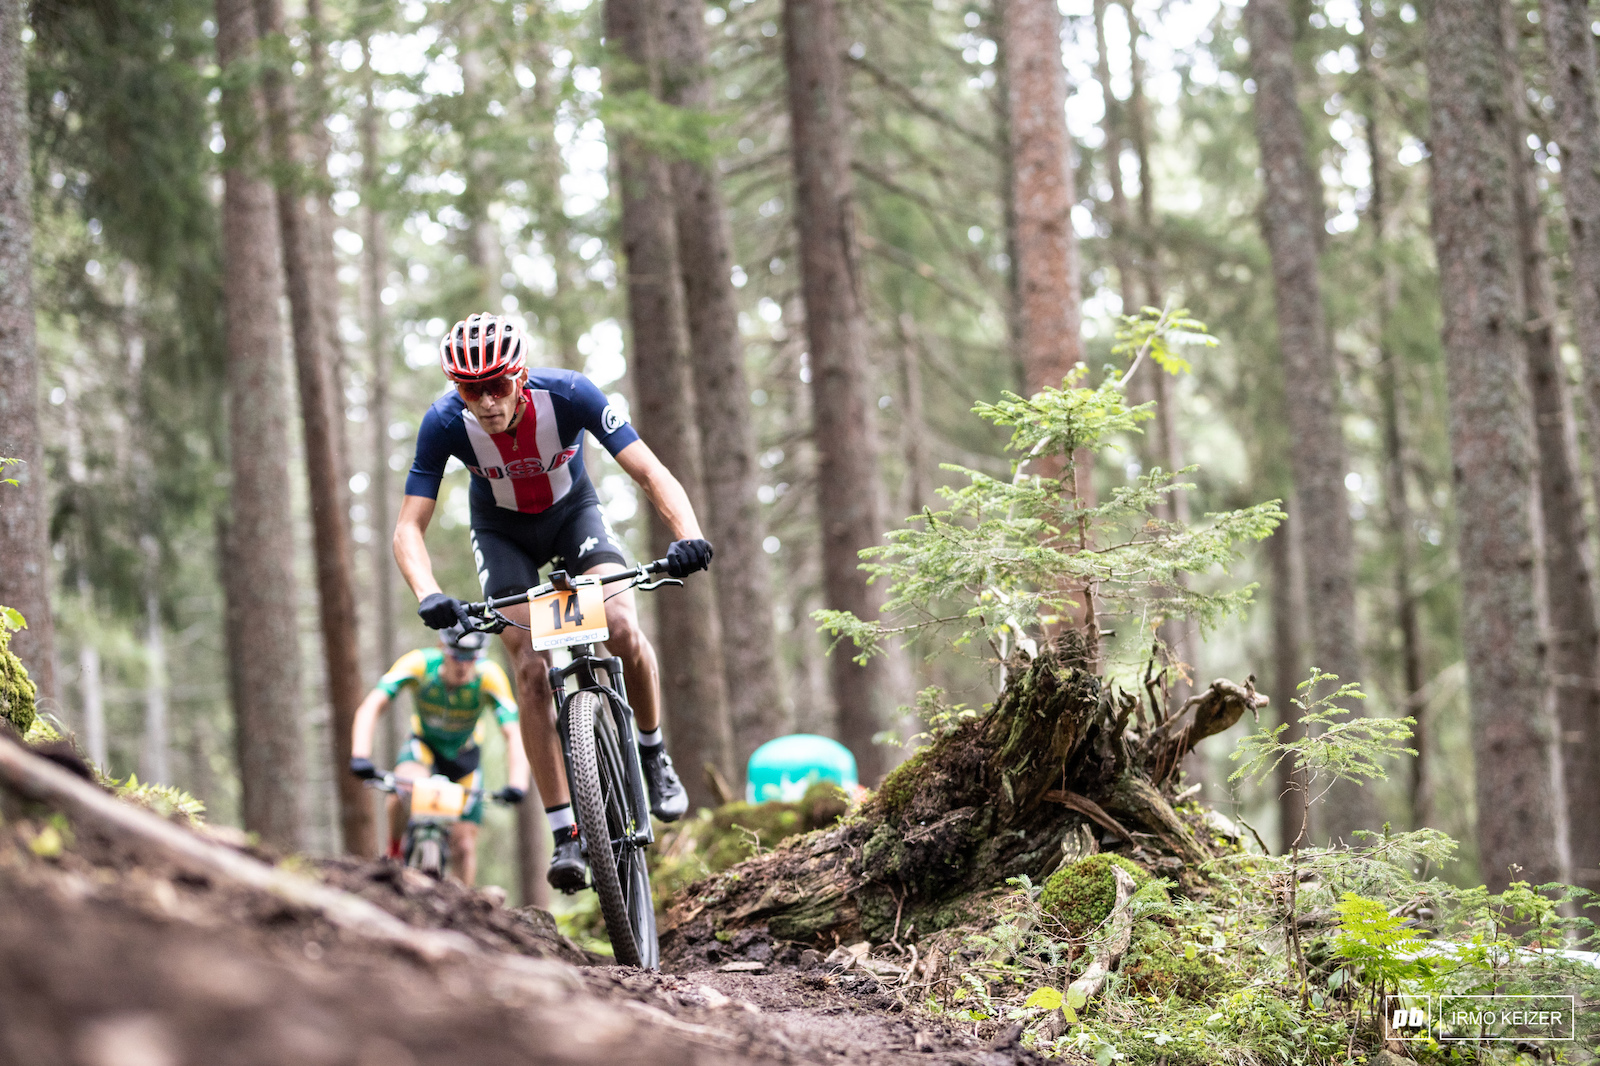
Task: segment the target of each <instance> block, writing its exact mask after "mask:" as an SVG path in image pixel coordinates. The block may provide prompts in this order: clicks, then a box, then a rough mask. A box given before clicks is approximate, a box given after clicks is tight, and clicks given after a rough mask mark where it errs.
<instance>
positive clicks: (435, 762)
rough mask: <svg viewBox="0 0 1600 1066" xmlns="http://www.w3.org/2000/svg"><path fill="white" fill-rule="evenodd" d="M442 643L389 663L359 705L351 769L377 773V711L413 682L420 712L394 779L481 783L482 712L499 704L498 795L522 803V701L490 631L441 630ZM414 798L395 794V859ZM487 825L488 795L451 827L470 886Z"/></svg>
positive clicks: (369, 775)
mask: <svg viewBox="0 0 1600 1066" xmlns="http://www.w3.org/2000/svg"><path fill="white" fill-rule="evenodd" d="M439 644H440V647H438V648H425V649H424V648H419V649H417V650H415V651H408V652H406V653H405V654H404V655H402V656H400V658H399V659H397V660H395V664H394V665H393V666H391V667H390V668H389V672H388V673H386V674H384V675H383V677H382V678H381V679H380V680H379V681H378V685H377V687H376V688H374V689H373V690H372V691H371V692H369V693H368V694H367V698H366V699H364V700H362V701H361V706H360V707H358V708H356V720H355V727H354V733H353V737H352V739H351V743H350V772H351V773H353V774H355V775H356V776H357V777H359V778H363V779H366V780H371V779H373V778H376V777H377V776H378V769H377V767H376V766H374V765H373V763H372V734H373V729H374V727H375V726H376V724H377V721H378V716H379V715H380V714H382V713H383V712H384V710H385V709H387V708H388V706H389V704H390V702H392V701H393V700H394V698H395V696H396V695H398V694H399V692H400V690H401V689H403V688H406V687H407V686H410V687H411V688H412V689H413V691H412V699H413V700H414V701H415V703H416V711H415V713H414V714H412V716H411V738H410V739H409V740H407V741H406V743H405V745H404V746H403V747H402V748H401V749H400V754H399V756H398V757H396V759H395V765H394V776H395V777H396V778H397V779H399V780H404V781H414V780H416V779H418V778H424V777H428V776H430V775H432V774H436V773H438V774H443V775H444V776H445V777H448V778H449V779H450V780H452V781H454V782H456V783H457V784H459V785H461V786H463V787H464V788H466V789H467V790H468V791H469V792H470V791H471V790H473V789H477V788H479V787H480V786H481V785H482V784H483V768H482V766H481V765H480V763H481V761H482V757H483V747H482V745H483V739H484V730H483V716H484V712H485V711H488V710H490V709H493V711H494V716H495V721H496V722H498V723H499V725H500V729H501V731H502V732H503V733H505V738H506V763H507V768H506V769H507V773H506V776H507V778H508V779H509V780H510V782H511V783H510V784H509V785H507V786H506V788H505V789H504V790H502V791H501V792H500V794H499V795H500V798H502V799H504V800H505V801H506V802H508V803H521V802H522V800H523V798H524V797H526V796H527V794H528V756H527V754H526V753H525V752H524V751H523V747H522V733H521V731H520V730H519V729H518V728H517V701H516V700H514V699H512V698H511V683H510V682H509V681H507V680H506V674H505V671H504V670H502V669H500V667H499V666H498V665H497V664H495V663H492V662H489V661H488V660H486V659H485V658H484V652H485V651H486V650H487V649H488V646H489V637H488V635H487V634H485V633H477V632H469V631H465V630H463V629H462V628H461V627H460V626H452V627H451V628H449V629H446V630H445V631H444V632H442V633H440V634H439ZM408 808H409V803H408V802H406V801H405V800H403V799H402V798H401V797H400V796H398V795H394V796H390V797H389V856H390V858H399V857H400V839H401V837H403V836H404V835H405V827H406V820H407V819H408V818H409V816H410V811H409V809H408ZM482 824H483V793H482V792H481V791H480V792H478V794H477V795H475V796H473V797H472V799H471V801H470V802H469V803H468V805H467V809H466V810H465V811H463V812H462V814H461V820H460V821H458V822H457V823H456V824H455V825H454V826H452V827H451V836H450V865H451V866H452V867H453V872H454V873H455V875H456V876H457V877H459V878H460V879H461V880H462V881H463V882H464V883H466V884H469V885H470V884H473V883H474V882H475V881H476V880H477V877H478V847H477V845H478V827H479V826H480V825H482Z"/></svg>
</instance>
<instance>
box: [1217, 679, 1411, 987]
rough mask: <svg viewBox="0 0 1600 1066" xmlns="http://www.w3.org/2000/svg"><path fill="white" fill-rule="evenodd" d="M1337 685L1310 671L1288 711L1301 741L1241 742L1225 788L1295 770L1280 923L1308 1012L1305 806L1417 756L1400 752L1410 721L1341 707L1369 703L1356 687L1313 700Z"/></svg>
mask: <svg viewBox="0 0 1600 1066" xmlns="http://www.w3.org/2000/svg"><path fill="white" fill-rule="evenodd" d="M1338 680H1339V678H1338V676H1337V675H1335V674H1325V673H1323V672H1322V671H1321V670H1319V669H1317V668H1316V667H1312V668H1311V676H1310V677H1308V678H1307V679H1306V680H1304V681H1302V682H1301V683H1300V686H1299V689H1298V692H1299V695H1298V696H1297V697H1296V698H1295V700H1294V706H1296V707H1298V708H1299V709H1300V716H1299V717H1300V735H1299V736H1298V737H1296V738H1294V739H1292V740H1291V739H1286V738H1285V734H1286V733H1287V731H1288V729H1289V723H1287V722H1283V723H1280V724H1279V725H1277V726H1274V727H1270V728H1265V729H1261V730H1258V731H1257V732H1255V733H1253V734H1251V735H1250V736H1248V737H1245V738H1244V739H1243V740H1241V741H1240V742H1239V744H1238V746H1237V747H1236V748H1235V749H1234V750H1233V753H1232V756H1231V757H1232V758H1233V759H1234V760H1236V761H1238V762H1240V763H1242V764H1243V765H1241V766H1240V767H1239V769H1237V770H1235V771H1234V772H1233V774H1232V775H1231V776H1230V777H1229V778H1228V780H1229V781H1237V780H1239V779H1240V778H1247V777H1248V778H1253V779H1255V780H1257V781H1260V780H1264V779H1266V778H1268V777H1271V776H1273V775H1274V774H1275V773H1276V772H1277V769H1278V767H1279V766H1281V765H1282V764H1283V763H1285V762H1288V763H1289V765H1290V768H1291V769H1292V770H1293V774H1292V775H1291V777H1290V786H1289V787H1290V788H1291V789H1292V790H1294V791H1296V792H1298V793H1299V794H1300V796H1301V799H1302V800H1303V802H1302V803H1301V804H1300V808H1301V812H1302V813H1301V819H1300V829H1299V832H1298V833H1296V835H1295V838H1294V842H1293V844H1291V845H1290V849H1289V851H1290V861H1289V869H1288V876H1287V895H1288V912H1289V919H1288V921H1287V922H1286V923H1285V937H1286V939H1287V946H1288V949H1289V951H1290V953H1291V955H1292V957H1293V958H1294V959H1295V962H1296V965H1297V967H1298V970H1299V976H1300V998H1301V1000H1302V1002H1303V1003H1304V1004H1307V1005H1309V1003H1310V998H1311V989H1310V984H1309V982H1308V981H1307V979H1306V956H1305V948H1304V945H1303V944H1302V943H1301V941H1300V908H1299V893H1300V883H1301V878H1302V874H1303V873H1304V872H1305V870H1304V867H1303V866H1302V864H1301V862H1300V855H1301V849H1302V848H1303V847H1304V846H1305V843H1306V834H1307V832H1308V831H1309V829H1310V818H1311V805H1312V804H1313V803H1315V802H1316V801H1318V800H1320V799H1322V798H1323V797H1324V796H1326V795H1327V793H1328V789H1330V788H1332V787H1333V784H1334V782H1336V781H1353V782H1357V783H1365V782H1368V781H1381V780H1383V779H1384V778H1386V777H1388V776H1389V775H1388V772H1387V771H1386V770H1385V769H1384V763H1385V761H1387V760H1389V759H1393V758H1395V757H1397V756H1399V755H1410V756H1412V757H1413V758H1414V757H1415V756H1416V754H1417V753H1416V751H1415V749H1412V748H1407V747H1404V746H1403V745H1404V744H1405V742H1406V741H1407V740H1409V739H1411V727H1412V726H1414V725H1416V719H1414V718H1372V717H1367V716H1364V715H1353V714H1351V712H1350V711H1349V710H1348V709H1347V705H1348V704H1349V703H1351V702H1353V701H1356V700H1364V699H1366V698H1367V697H1366V694H1365V693H1364V692H1362V691H1361V686H1360V685H1357V684H1347V685H1341V686H1339V687H1338V688H1337V689H1334V690H1333V691H1331V692H1326V693H1324V694H1321V695H1319V694H1318V689H1319V688H1320V687H1325V686H1331V685H1332V684H1333V683H1334V682H1337V681H1338ZM1341 704H1344V705H1346V706H1341ZM1386 836H1387V834H1386Z"/></svg>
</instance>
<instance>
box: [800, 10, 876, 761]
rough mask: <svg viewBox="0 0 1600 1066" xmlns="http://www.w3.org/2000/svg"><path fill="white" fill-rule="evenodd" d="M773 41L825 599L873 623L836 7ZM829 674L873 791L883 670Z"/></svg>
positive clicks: (866, 423) (867, 448) (804, 13)
mask: <svg viewBox="0 0 1600 1066" xmlns="http://www.w3.org/2000/svg"><path fill="white" fill-rule="evenodd" d="M783 36H784V45H783V47H784V66H785V68H786V71H787V74H788V82H789V85H788V89H789V125H790V137H791V149H790V152H789V155H790V158H791V159H792V160H793V164H794V170H795V192H796V197H795V199H796V210H795V225H796V228H797V232H798V236H799V241H800V275H801V277H800V289H801V293H802V295H803V297H804V300H805V307H806V339H807V340H808V341H809V347H810V360H811V365H810V369H811V375H812V378H811V393H812V440H813V441H814V442H815V445H816V449H817V512H818V517H819V519H820V522H821V525H822V572H823V590H824V595H825V596H826V598H827V605H828V606H829V607H831V608H833V609H835V610H845V611H850V612H852V613H853V614H855V615H856V616H857V617H859V618H866V619H875V618H877V617H878V611H879V608H880V606H881V604H882V602H883V600H882V594H881V593H880V592H879V590H878V588H877V587H876V586H872V585H868V584H867V575H866V574H865V573H863V572H862V571H861V569H860V562H861V558H860V552H861V550H862V549H863V548H866V547H869V546H871V545H873V544H876V543H878V541H879V540H880V538H881V537H882V536H883V518H882V514H883V499H882V487H881V486H880V485H879V483H878V440H877V431H876V428H875V420H874V417H873V415H874V410H875V409H874V408H873V406H872V405H871V404H869V403H868V402H867V395H866V389H867V383H866V377H865V375H866V371H867V367H868V365H869V363H868V358H867V338H866V328H867V327H866V320H865V309H864V308H863V307H862V303H861V286H860V278H859V273H858V271H859V264H860V250H859V248H858V246H857V242H856V232H855V216H854V209H853V206H852V203H851V185H850V155H851V152H850V129H849V122H850V114H849V110H848V108H847V107H846V104H845V99H844V86H843V82H842V80H841V73H840V63H839V17H838V10H837V8H836V6H835V3H834V0H784V5H783ZM828 666H829V680H830V687H831V688H832V690H833V698H834V703H835V704H836V706H837V707H838V714H839V739H840V740H841V741H843V742H844V744H845V745H846V746H847V747H848V748H849V749H850V750H851V751H852V752H853V753H854V754H855V757H856V764H857V768H858V770H859V772H860V775H861V780H862V783H863V784H867V785H875V784H876V783H877V781H878V778H879V777H880V776H882V774H883V771H884V769H885V761H884V757H883V753H882V751H881V750H880V748H879V747H878V745H876V744H874V743H873V736H874V735H875V734H876V733H877V732H878V730H879V729H880V728H881V726H882V724H883V723H885V722H887V720H888V715H887V714H886V713H885V712H886V708H884V707H882V706H880V703H881V702H882V694H883V691H884V680H885V676H886V674H887V671H886V669H885V666H886V664H885V661H884V659H883V658H882V657H881V656H879V657H877V658H875V659H873V660H872V661H871V662H870V663H869V664H868V665H867V666H859V665H857V664H856V663H854V662H853V661H852V660H851V658H850V656H849V654H848V653H843V652H838V651H836V652H835V653H834V654H833V655H832V656H831V659H830V662H829V664H828Z"/></svg>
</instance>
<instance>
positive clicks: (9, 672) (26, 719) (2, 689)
mask: <svg viewBox="0 0 1600 1066" xmlns="http://www.w3.org/2000/svg"><path fill="white" fill-rule="evenodd" d="M27 626H28V622H27V620H26V619H24V618H23V617H22V614H21V612H19V611H17V610H16V609H15V608H13V607H5V606H0V721H4V722H9V723H11V726H12V728H14V729H16V731H17V732H18V733H20V734H22V735H23V736H26V735H27V733H28V730H29V729H30V728H32V727H33V723H34V719H35V717H36V715H35V702H34V701H35V699H36V698H37V697H38V694H39V690H38V687H37V686H36V685H34V683H33V680H32V679H31V678H29V677H28V668H27V667H26V666H23V665H22V660H21V659H19V658H17V656H16V654H15V653H14V652H12V650H11V634H13V633H15V632H16V631H17V630H19V629H26V628H27Z"/></svg>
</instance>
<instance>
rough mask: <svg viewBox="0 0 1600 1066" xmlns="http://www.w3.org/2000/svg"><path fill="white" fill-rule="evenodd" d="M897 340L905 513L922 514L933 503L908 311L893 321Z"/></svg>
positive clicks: (918, 358)
mask: <svg viewBox="0 0 1600 1066" xmlns="http://www.w3.org/2000/svg"><path fill="white" fill-rule="evenodd" d="M895 322H896V325H897V326H898V327H899V337H900V379H901V386H902V388H903V389H904V390H905V397H906V401H905V413H904V415H903V416H902V417H903V419H904V430H903V436H904V447H905V464H906V495H905V512H906V514H908V515H914V514H921V513H922V509H923V507H925V506H927V505H928V504H929V502H930V500H931V499H932V493H931V491H930V490H929V488H928V424H927V420H926V417H925V415H924V414H923V403H922V345H921V342H920V340H919V338H918V336H917V320H916V319H915V318H913V317H912V315H911V313H910V312H909V311H902V312H900V314H899V316H898V318H896V320H895Z"/></svg>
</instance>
